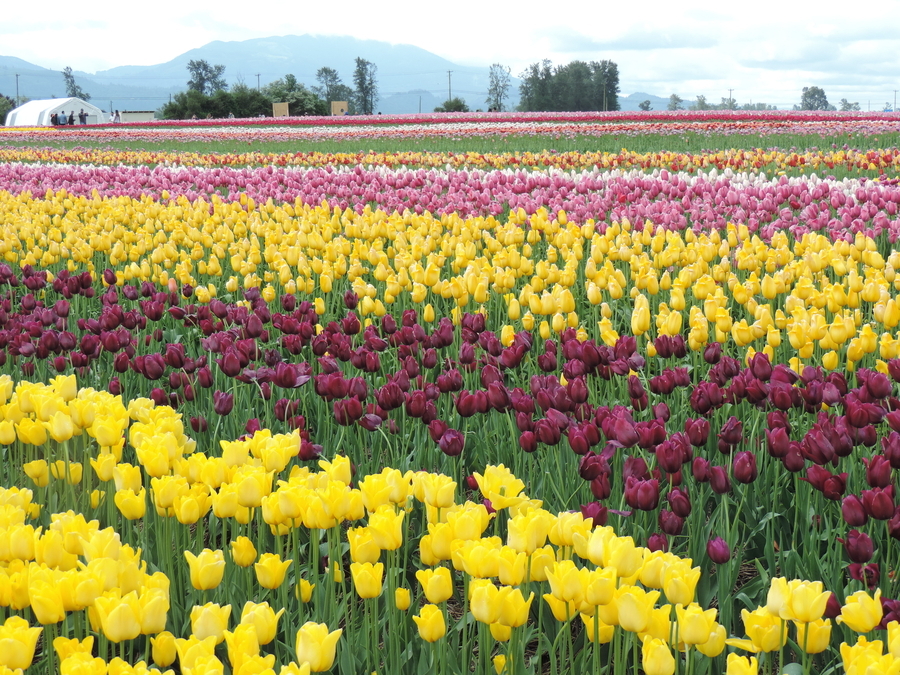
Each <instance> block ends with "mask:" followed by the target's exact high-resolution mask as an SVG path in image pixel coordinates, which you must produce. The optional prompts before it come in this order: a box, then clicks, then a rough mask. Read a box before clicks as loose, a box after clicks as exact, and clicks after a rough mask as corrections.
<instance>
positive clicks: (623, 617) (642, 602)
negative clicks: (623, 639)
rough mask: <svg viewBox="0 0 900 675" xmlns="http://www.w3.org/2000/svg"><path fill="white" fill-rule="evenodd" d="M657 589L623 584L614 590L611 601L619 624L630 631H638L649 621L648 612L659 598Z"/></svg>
mask: <svg viewBox="0 0 900 675" xmlns="http://www.w3.org/2000/svg"><path fill="white" fill-rule="evenodd" d="M659 595H660V593H659V591H649V592H647V591H645V590H644V589H642V588H640V587H639V586H623V587H622V588H620V589H619V590H618V591H617V592H616V597H615V599H614V600H613V602H614V603H615V604H616V609H617V611H618V616H619V625H620V626H621V627H622V628H624V629H625V630H627V631H631V632H632V633H640V632H642V631H644V630H645V629H646V628H647V625H648V624H649V623H650V613H651V611H652V610H653V606H654V605H655V604H656V601H657V599H658V598H659Z"/></svg>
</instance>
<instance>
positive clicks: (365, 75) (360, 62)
mask: <svg viewBox="0 0 900 675" xmlns="http://www.w3.org/2000/svg"><path fill="white" fill-rule="evenodd" d="M377 73H378V66H376V65H375V64H374V63H372V62H371V61H366V60H365V59H364V58H362V57H359V56H357V57H356V70H354V71H353V84H354V85H355V86H356V90H355V91H354V102H355V104H356V107H357V109H358V110H359V112H360V113H362V114H363V115H371V114H372V113H373V112H375V104H377V103H378V81H377V80H376V79H375V75H376V74H377Z"/></svg>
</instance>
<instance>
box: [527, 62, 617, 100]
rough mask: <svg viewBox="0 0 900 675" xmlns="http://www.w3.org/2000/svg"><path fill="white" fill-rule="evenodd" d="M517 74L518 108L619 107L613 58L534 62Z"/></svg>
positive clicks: (615, 66)
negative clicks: (560, 62)
mask: <svg viewBox="0 0 900 675" xmlns="http://www.w3.org/2000/svg"><path fill="white" fill-rule="evenodd" d="M519 77H520V78H521V79H522V84H521V85H520V86H519V95H520V98H521V102H520V103H519V110H521V111H523V112H535V111H575V110H618V109H619V98H618V94H619V68H618V66H617V65H616V64H615V63H613V62H612V61H591V62H590V63H586V62H585V61H572V62H571V63H568V64H566V65H564V66H556V67H555V68H554V67H553V64H552V63H551V62H550V60H549V59H544V60H543V61H541V62H540V63H533V64H531V65H530V66H528V68H526V69H525V70H524V71H523V72H522V73H521V74H520V75H519Z"/></svg>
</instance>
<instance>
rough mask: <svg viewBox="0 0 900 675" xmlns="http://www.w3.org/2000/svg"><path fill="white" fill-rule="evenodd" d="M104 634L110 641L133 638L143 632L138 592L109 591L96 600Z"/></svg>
mask: <svg viewBox="0 0 900 675" xmlns="http://www.w3.org/2000/svg"><path fill="white" fill-rule="evenodd" d="M94 608H95V609H96V610H97V614H98V618H99V619H100V626H101V628H102V630H103V634H104V635H105V636H106V639H107V640H109V641H110V642H122V641H123V640H133V639H134V638H136V637H137V636H138V635H140V634H141V605H140V601H139V600H138V596H137V593H135V592H131V593H128V594H126V595H124V596H122V595H121V594H119V593H117V592H112V591H111V592H108V593H105V594H104V595H101V596H100V597H98V598H97V599H96V600H94Z"/></svg>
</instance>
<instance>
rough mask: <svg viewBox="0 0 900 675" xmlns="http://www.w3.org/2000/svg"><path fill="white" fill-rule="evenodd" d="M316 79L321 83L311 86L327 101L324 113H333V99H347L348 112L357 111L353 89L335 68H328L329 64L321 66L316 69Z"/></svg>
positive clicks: (317, 94)
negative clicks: (345, 82)
mask: <svg viewBox="0 0 900 675" xmlns="http://www.w3.org/2000/svg"><path fill="white" fill-rule="evenodd" d="M316 81H317V82H318V83H319V84H318V86H315V87H311V89H312V91H313V93H314V94H316V96H318V97H319V98H321V99H322V100H324V101H325V103H326V106H325V110H326V112H325V113H324V114H326V115H327V114H330V113H331V107H330V105H331V103H332V102H333V101H346V102H347V107H348V111H347V112H349V113H350V114H351V115H352V114H354V113H355V112H356V102H355V101H354V100H353V99H354V98H355V97H354V95H353V90H352V89H351V88H350V87H348V86H347V85H346V84H344V82H343V80H341V78H340V75H338V72H337V71H336V70H335V69H334V68H328V67H327V66H326V67H323V68H319V69H318V70H317V71H316Z"/></svg>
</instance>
